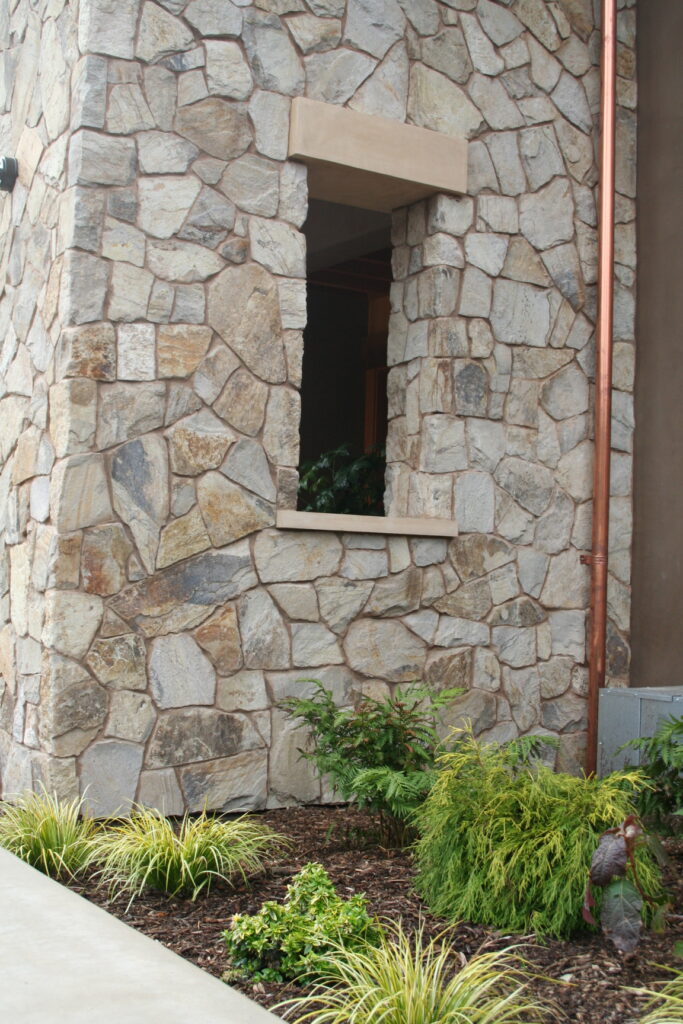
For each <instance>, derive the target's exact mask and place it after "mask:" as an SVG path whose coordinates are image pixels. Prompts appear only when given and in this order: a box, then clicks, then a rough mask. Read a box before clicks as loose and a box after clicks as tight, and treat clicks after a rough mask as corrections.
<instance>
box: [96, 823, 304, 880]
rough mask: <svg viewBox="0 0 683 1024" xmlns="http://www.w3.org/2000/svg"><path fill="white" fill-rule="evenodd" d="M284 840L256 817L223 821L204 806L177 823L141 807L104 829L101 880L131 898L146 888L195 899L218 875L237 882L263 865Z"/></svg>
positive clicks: (99, 854) (99, 848) (100, 851)
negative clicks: (204, 810) (208, 811)
mask: <svg viewBox="0 0 683 1024" xmlns="http://www.w3.org/2000/svg"><path fill="white" fill-rule="evenodd" d="M284 845H285V840H284V838H283V837H282V836H279V835H278V834H277V833H276V832H273V830H272V829H270V828H268V826H267V825H263V824H262V823H261V822H259V821H256V820H255V819H254V818H249V817H246V816H242V817H241V818H236V819H234V820H233V821H223V820H221V819H220V818H217V817H213V816H210V815H207V814H206V813H205V812H204V813H202V814H200V815H199V816H198V817H196V818H191V817H190V816H189V815H187V814H186V815H185V816H184V817H183V818H182V820H181V821H180V822H179V824H178V825H174V823H173V822H171V821H169V820H168V818H165V817H164V816H163V815H162V814H160V813H159V811H156V810H154V809H152V808H146V807H139V808H136V809H134V811H133V813H132V815H131V817H130V818H127V819H126V820H125V821H122V822H120V823H119V824H111V825H110V826H109V827H108V828H106V829H105V830H103V831H102V833H101V835H100V838H99V840H98V843H97V859H98V861H99V863H100V876H101V878H102V880H103V882H105V883H108V884H109V886H110V889H111V890H112V891H113V892H127V893H129V894H130V897H131V900H132V899H134V897H135V896H139V895H140V894H141V893H142V892H143V891H144V890H145V889H146V888H152V889H159V890H160V891H161V892H165V893H167V894H168V895H169V896H187V897H189V898H190V899H191V900H195V899H196V898H197V897H198V896H199V895H200V893H202V892H208V891H209V889H210V888H211V887H212V885H213V884H214V883H215V882H217V881H218V880H220V881H223V882H227V883H228V884H229V885H233V884H234V883H235V881H236V880H237V879H242V880H245V879H246V878H247V876H248V875H250V874H255V873H256V872H258V871H261V870H262V869H263V867H264V861H265V858H267V857H270V856H272V855H273V854H275V853H277V852H278V851H279V850H280V849H281V848H282V847H283V846H284Z"/></svg>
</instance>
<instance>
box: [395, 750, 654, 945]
mask: <svg viewBox="0 0 683 1024" xmlns="http://www.w3.org/2000/svg"><path fill="white" fill-rule="evenodd" d="M439 767H440V771H439V773H438V777H437V780H436V782H435V784H434V787H433V789H432V791H431V793H430V795H429V796H428V798H427V800H426V802H425V803H424V804H423V806H422V807H421V808H420V809H419V810H418V812H417V815H416V818H417V822H418V827H419V830H420V838H419V840H418V842H417V844H416V849H415V852H416V859H417V865H418V877H417V888H418V891H419V892H420V893H421V894H422V895H423V897H424V898H425V900H426V902H427V904H428V905H429V907H430V909H431V910H432V911H433V912H434V913H436V914H439V915H441V916H443V917H445V918H447V919H448V920H452V921H454V920H468V921H475V922H477V923H479V924H486V925H492V926H493V927H495V928H501V929H503V930H505V931H509V932H529V931H535V932H536V933H537V934H539V935H547V936H553V937H558V938H561V937H566V936H568V935H570V934H571V933H572V932H574V931H575V930H576V929H577V928H580V927H581V926H582V919H581V907H582V903H583V896H584V891H585V888H586V880H587V877H588V871H589V868H590V864H591V857H592V855H593V852H594V851H595V849H596V847H597V845H598V839H599V837H600V835H601V834H602V833H603V832H604V831H605V830H606V829H608V828H612V827H613V826H615V825H618V824H620V823H621V822H622V821H623V820H624V818H625V817H626V816H627V815H628V814H632V813H633V812H634V807H633V800H634V797H635V795H636V794H637V793H638V791H639V790H640V789H641V788H642V787H643V786H644V785H645V784H646V783H645V780H644V778H643V775H642V774H641V773H640V772H639V771H637V770H632V771H623V772H614V773H613V774H612V775H609V776H607V777H606V778H603V779H598V778H585V777H578V778H577V777H575V776H573V775H566V774H563V773H559V772H553V771H551V770H550V769H549V768H547V767H545V766H544V765H542V764H534V763H529V762H528V761H524V760H523V759H522V760H520V759H519V751H518V750H517V749H516V748H515V747H514V746H513V745H510V746H509V747H506V746H500V745H498V744H495V743H491V744H485V743H480V742H478V741H477V739H476V738H475V737H474V735H473V734H472V731H471V730H466V731H464V732H463V733H462V734H461V736H460V738H459V739H458V741H457V743H456V744H455V747H454V749H453V750H452V752H450V753H447V754H445V755H444V756H443V757H442V758H441V759H440V763H439ZM637 863H638V876H639V880H640V883H641V885H642V886H643V888H644V891H645V893H646V894H648V895H650V896H656V895H657V894H658V893H659V892H660V874H659V869H658V867H657V865H656V864H655V862H654V860H653V858H652V856H651V855H650V853H649V851H648V849H647V848H646V847H645V846H642V847H641V848H639V850H638V852H637Z"/></svg>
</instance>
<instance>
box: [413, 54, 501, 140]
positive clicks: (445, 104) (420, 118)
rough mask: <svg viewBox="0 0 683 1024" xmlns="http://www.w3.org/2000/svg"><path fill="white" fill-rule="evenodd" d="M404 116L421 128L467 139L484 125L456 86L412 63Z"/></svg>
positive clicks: (437, 73)
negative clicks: (405, 114)
mask: <svg viewBox="0 0 683 1024" xmlns="http://www.w3.org/2000/svg"><path fill="white" fill-rule="evenodd" d="M408 115H409V117H410V118H411V120H412V122H413V123H414V124H418V125H421V126H422V127H423V128H431V129H432V130H433V131H437V132H443V133H444V134H445V135H455V136H460V137H461V138H462V137H464V138H468V139H469V138H471V137H472V136H473V135H476V134H477V133H478V132H479V131H480V129H481V128H482V126H483V124H484V119H483V117H482V114H481V113H480V111H479V110H478V109H477V107H476V106H475V105H474V103H472V101H471V100H470V99H469V98H468V96H467V94H466V93H465V92H464V91H463V90H462V89H461V88H460V87H459V86H457V85H455V84H454V83H453V82H451V81H450V80H449V79H448V78H446V77H445V76H444V75H442V74H439V72H438V71H434V70H432V68H426V67H424V66H423V65H421V64H413V66H412V68H411V70H410V91H409V94H408Z"/></svg>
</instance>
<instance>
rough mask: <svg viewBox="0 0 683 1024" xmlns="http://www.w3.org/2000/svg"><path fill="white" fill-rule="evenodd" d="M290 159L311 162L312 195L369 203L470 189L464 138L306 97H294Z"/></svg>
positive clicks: (377, 206) (395, 203)
mask: <svg viewBox="0 0 683 1024" xmlns="http://www.w3.org/2000/svg"><path fill="white" fill-rule="evenodd" d="M289 158H290V159H292V160H300V161H301V162H302V163H305V164H306V165H307V166H308V169H309V172H308V174H309V181H308V188H309V195H310V196H312V197H313V198H315V199H327V200H329V201H331V202H335V203H343V204H345V205H347V206H359V207H362V208H364V209H368V210H387V211H388V210H393V209H396V208H397V207H399V206H406V205H408V204H409V203H414V202H416V201H417V200H419V199H423V198H424V197H425V196H429V195H433V194H434V193H435V192H450V193H456V194H462V193H465V192H466V191H467V143H466V141H465V140H464V139H460V138H452V137H450V136H448V135H441V134H440V133H439V132H434V131H430V130H429V129H427V128H418V127H417V126H415V125H409V124H402V123H400V122H398V121H390V120H388V119H387V118H384V117H377V116H375V115H371V114H359V113H357V112H356V111H354V110H348V109H347V108H345V107H339V106H335V105H333V104H330V103H321V102H319V101H317V100H309V99H305V98H304V97H301V96H297V97H296V98H295V99H294V100H293V101H292V115H291V121H290V129H289Z"/></svg>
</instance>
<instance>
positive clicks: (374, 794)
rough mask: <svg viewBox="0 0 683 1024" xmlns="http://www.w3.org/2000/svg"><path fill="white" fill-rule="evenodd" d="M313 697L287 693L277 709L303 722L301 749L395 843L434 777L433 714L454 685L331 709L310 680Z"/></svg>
mask: <svg viewBox="0 0 683 1024" xmlns="http://www.w3.org/2000/svg"><path fill="white" fill-rule="evenodd" d="M309 681H310V682H313V683H314V684H315V692H314V694H313V696H312V697H290V698H288V699H287V700H284V701H283V702H282V705H281V706H282V707H284V708H285V710H286V711H287V712H288V713H289V714H290V715H291V716H292V717H293V718H300V719H301V724H302V725H304V724H305V725H307V726H308V727H309V729H310V730H311V735H312V738H313V750H312V751H311V752H305V751H300V753H301V756H302V757H304V758H306V759H308V760H310V761H312V762H313V763H314V764H315V766H316V768H317V770H318V772H319V773H320V775H329V777H330V781H331V782H332V785H333V786H334V788H335V790H337V791H338V792H339V793H340V795H341V796H342V797H343V799H345V800H348V799H350V798H352V797H353V798H355V799H356V800H357V801H358V803H359V805H360V806H361V807H368V808H369V809H370V810H372V811H374V812H376V813H377V814H378V815H379V817H380V825H381V829H382V833H383V835H384V838H385V839H387V840H388V841H398V842H400V841H401V840H402V839H403V838H405V833H406V823H407V822H408V821H409V820H410V818H411V816H412V814H413V812H414V811H415V809H416V808H417V807H418V806H419V804H420V803H421V802H422V800H423V799H424V798H425V796H426V794H427V793H428V792H429V790H430V788H431V786H432V784H433V781H434V772H433V768H434V764H435V760H436V757H437V752H438V747H439V738H438V736H437V733H436V728H435V715H436V713H437V712H438V710H439V709H440V708H442V707H443V706H444V705H446V704H448V703H449V702H450V701H451V700H453V698H454V697H456V696H457V695H458V694H459V693H460V692H461V691H460V690H455V689H452V690H443V691H442V692H441V693H439V694H436V693H433V692H432V691H430V690H428V689H426V688H425V687H424V686H418V685H413V686H409V687H406V688H405V689H398V690H397V691H396V692H395V693H394V694H393V695H392V696H390V697H386V698H385V699H384V700H376V699H375V698H372V697H364V698H363V699H362V700H361V701H360V703H359V704H358V706H357V707H355V708H338V707H337V705H336V704H335V702H334V698H333V696H332V693H331V692H330V691H329V690H326V689H325V687H324V686H323V685H322V684H321V683H320V682H318V681H317V680H309Z"/></svg>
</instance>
